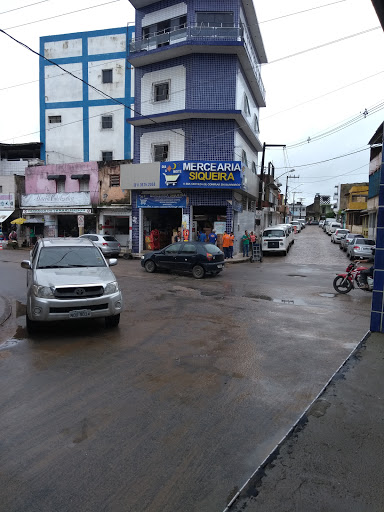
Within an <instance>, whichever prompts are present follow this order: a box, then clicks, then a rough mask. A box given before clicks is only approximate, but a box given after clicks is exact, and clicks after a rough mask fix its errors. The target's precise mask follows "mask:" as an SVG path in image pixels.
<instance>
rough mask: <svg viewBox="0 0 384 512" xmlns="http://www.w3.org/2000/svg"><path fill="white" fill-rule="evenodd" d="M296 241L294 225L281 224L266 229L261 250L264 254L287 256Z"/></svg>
mask: <svg viewBox="0 0 384 512" xmlns="http://www.w3.org/2000/svg"><path fill="white" fill-rule="evenodd" d="M294 241H295V240H294V235H293V232H292V225H291V224H279V225H276V226H270V227H269V228H265V229H264V231H263V235H262V238H261V248H262V251H263V253H266V252H282V253H283V254H284V256H286V255H287V253H288V251H289V249H290V247H291V245H292V244H293V243H294Z"/></svg>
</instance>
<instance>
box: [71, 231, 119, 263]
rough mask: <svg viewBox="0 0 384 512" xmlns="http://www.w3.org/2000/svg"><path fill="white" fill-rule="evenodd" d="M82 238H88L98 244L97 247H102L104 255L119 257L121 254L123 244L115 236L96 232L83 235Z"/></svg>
mask: <svg viewBox="0 0 384 512" xmlns="http://www.w3.org/2000/svg"><path fill="white" fill-rule="evenodd" d="M80 238H88V240H91V241H92V242H93V243H94V244H95V245H96V247H99V248H100V249H101V252H102V253H103V254H104V256H111V257H112V258H117V257H118V255H119V254H120V251H121V245H120V242H119V241H118V240H116V238H115V237H114V236H111V235H96V234H94V233H89V234H86V235H81V237H80Z"/></svg>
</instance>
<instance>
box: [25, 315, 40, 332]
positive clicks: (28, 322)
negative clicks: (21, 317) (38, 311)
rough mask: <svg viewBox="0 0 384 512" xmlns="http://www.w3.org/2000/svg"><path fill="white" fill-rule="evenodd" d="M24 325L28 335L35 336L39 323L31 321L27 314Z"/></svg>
mask: <svg viewBox="0 0 384 512" xmlns="http://www.w3.org/2000/svg"><path fill="white" fill-rule="evenodd" d="M25 323H26V326H27V331H28V333H29V334H36V333H37V331H38V330H39V322H36V321H35V320H31V319H30V318H29V316H28V313H27V314H26V315H25Z"/></svg>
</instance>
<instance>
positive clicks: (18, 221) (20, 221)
mask: <svg viewBox="0 0 384 512" xmlns="http://www.w3.org/2000/svg"><path fill="white" fill-rule="evenodd" d="M26 220H27V219H24V218H23V217H19V218H18V219H15V220H13V221H12V222H11V224H24V222H25V221H26Z"/></svg>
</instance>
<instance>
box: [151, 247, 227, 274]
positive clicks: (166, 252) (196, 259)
mask: <svg viewBox="0 0 384 512" xmlns="http://www.w3.org/2000/svg"><path fill="white" fill-rule="evenodd" d="M141 266H142V267H144V268H145V270H146V271H147V272H150V273H152V272H156V270H158V269H165V270H176V271H179V272H192V275H193V277H195V278H196V279H201V278H202V277H204V275H205V274H213V275H217V274H219V273H220V272H221V271H222V270H223V269H224V253H223V252H222V251H221V250H220V249H219V248H218V247H216V245H213V244H209V243H204V242H176V243H174V244H171V245H168V246H167V247H165V248H164V249H161V250H159V251H151V252H149V253H147V254H145V255H144V256H142V257H141Z"/></svg>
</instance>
